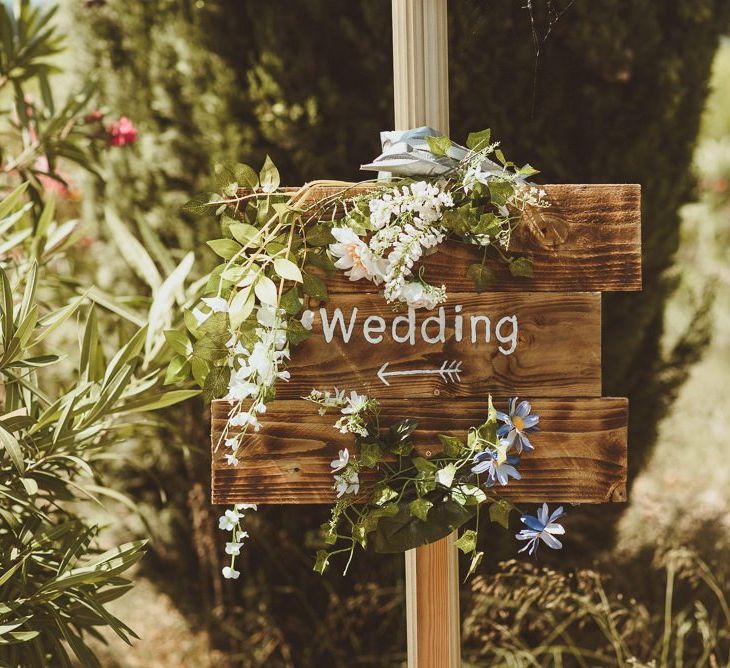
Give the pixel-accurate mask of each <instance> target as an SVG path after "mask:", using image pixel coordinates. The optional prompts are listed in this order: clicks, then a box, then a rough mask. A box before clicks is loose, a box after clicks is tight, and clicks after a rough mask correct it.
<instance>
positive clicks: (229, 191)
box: [213, 162, 238, 197]
mask: <svg viewBox="0 0 730 668" xmlns="http://www.w3.org/2000/svg"><path fill="white" fill-rule="evenodd" d="M213 172H214V174H215V188H216V190H217V191H218V192H221V193H223V194H224V195H225V196H226V197H235V196H236V193H237V191H238V181H237V180H236V172H235V167H233V166H232V165H226V164H225V163H220V162H219V163H217V164H216V165H215V167H214V168H213Z"/></svg>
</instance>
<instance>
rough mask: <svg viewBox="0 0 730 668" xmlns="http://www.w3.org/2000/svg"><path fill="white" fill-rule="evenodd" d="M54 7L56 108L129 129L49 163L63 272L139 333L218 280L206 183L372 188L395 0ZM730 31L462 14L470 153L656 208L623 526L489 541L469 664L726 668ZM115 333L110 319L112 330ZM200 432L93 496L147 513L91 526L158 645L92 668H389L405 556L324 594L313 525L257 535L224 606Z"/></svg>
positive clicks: (286, 525)
mask: <svg viewBox="0 0 730 668" xmlns="http://www.w3.org/2000/svg"><path fill="white" fill-rule="evenodd" d="M45 4H50V3H45ZM60 7H61V13H60V16H59V17H58V19H57V21H58V23H59V26H60V32H61V33H62V34H63V35H65V44H66V50H65V51H64V52H63V53H62V54H61V55H60V56H58V57H57V60H56V61H55V62H56V64H57V65H58V67H59V70H60V71H59V72H58V73H57V74H55V75H54V76H53V77H52V79H51V82H52V85H53V87H54V90H57V91H58V95H59V96H61V97H63V96H64V94H65V92H66V91H71V90H75V89H77V88H78V87H79V86H81V85H82V84H84V83H85V82H88V81H93V82H94V84H95V87H96V88H95V90H96V92H95V97H94V98H93V104H94V105H95V107H94V108H96V109H99V110H101V111H103V112H105V113H106V114H107V117H108V118H112V117H114V118H117V117H119V116H120V115H125V116H127V117H128V118H129V119H131V121H132V123H133V124H134V126H135V127H136V129H137V131H138V136H137V139H136V141H135V142H133V143H130V145H128V146H124V147H122V149H123V150H114V151H112V150H107V151H103V152H100V154H99V155H98V156H97V159H96V162H95V163H94V164H95V167H94V171H95V172H96V174H89V173H88V171H87V172H83V171H82V170H81V169H80V168H79V167H77V166H74V165H73V164H70V161H66V163H64V162H63V160H61V161H60V164H59V167H58V170H59V171H62V170H64V169H65V170H67V173H68V174H69V175H70V177H71V178H72V179H73V182H74V186H75V192H78V196H77V197H73V198H70V199H66V200H64V202H63V203H62V205H61V206H62V207H65V208H66V210H68V212H69V215H73V216H78V217H79V218H80V219H81V221H83V222H84V223H85V225H86V226H87V227H86V230H87V236H86V237H85V242H84V247H83V248H77V249H76V250H75V251H73V250H72V251H71V253H70V255H69V260H68V262H69V264H68V268H67V271H68V272H69V274H70V275H72V276H75V277H76V278H77V279H78V280H79V282H82V283H83V282H87V283H92V282H93V283H94V284H95V285H97V286H98V289H99V290H100V291H101V292H102V293H103V294H112V295H114V297H115V299H116V300H117V302H119V303H120V304H121V305H123V306H125V307H127V308H129V309H132V310H133V311H134V312H136V313H138V314H143V313H146V309H147V308H148V307H149V304H150V300H151V299H154V296H155V294H156V290H158V289H159V281H161V280H163V279H164V277H166V276H169V275H170V273H171V272H172V271H173V269H174V268H175V267H176V266H177V265H178V264H180V263H181V262H183V261H184V259H185V257H186V255H187V253H188V252H189V251H191V250H193V251H195V254H196V265H195V267H194V268H193V270H192V272H191V274H192V278H194V277H196V276H200V275H202V274H203V273H205V271H206V269H207V268H208V267H209V266H210V263H211V262H213V258H212V257H211V256H210V254H208V253H207V251H206V250H205V249H204V248H203V243H204V241H205V240H206V239H208V238H211V236H212V230H213V223H212V221H211V222H210V223H207V224H206V223H205V222H203V223H201V222H200V221H199V220H195V221H193V220H192V219H187V218H185V217H184V216H182V215H181V214H180V213H179V207H180V205H181V204H182V203H183V202H185V201H186V200H187V199H189V198H190V196H191V195H192V194H194V193H196V192H198V191H201V190H207V189H209V188H208V185H209V178H210V177H209V175H210V174H211V172H212V166H213V164H214V163H215V162H219V161H223V160H227V159H232V160H244V161H246V162H248V163H252V164H260V163H261V162H262V161H263V158H264V157H265V155H266V154H267V153H269V154H270V155H271V156H272V157H273V159H274V160H275V162H276V164H277V166H279V168H280V170H281V172H282V176H283V182H284V183H287V184H298V183H302V182H303V181H305V180H309V179H314V178H342V179H357V178H360V177H359V175H358V172H357V166H358V165H359V164H360V163H361V162H364V161H366V160H367V159H369V158H371V157H372V156H374V155H376V154H377V153H378V149H379V140H378V132H379V131H380V130H381V129H386V128H389V127H391V126H392V122H393V119H392V73H391V68H392V60H391V42H390V40H391V35H390V3H389V2H388V0H357V1H351V2H348V3H335V2H334V0H310V1H309V2H307V3H296V2H292V1H288V2H285V1H283V0H282V1H279V2H272V3H261V2H252V1H249V0H146V1H145V2H135V3H130V2H123V1H122V0H85V1H84V2H81V1H78V0H66V1H62V2H61V3H60ZM729 20H730V3H727V2H724V1H723V0H676V1H675V2H673V3H656V2H650V1H649V0H641V1H638V2H629V1H628V0H598V1H593V2H588V1H587V0H574V1H560V2H558V1H552V0H535V1H532V2H526V3H525V2H518V1H516V0H493V1H492V2H483V1H481V2H480V1H478V0H457V1H454V2H451V3H449V21H450V44H449V49H450V72H449V74H450V94H451V119H452V122H451V124H452V136H453V137H454V138H455V139H456V140H460V139H462V138H463V137H464V136H465V134H466V132H467V131H469V130H473V129H479V128H482V127H487V126H489V127H491V128H492V130H493V133H494V135H495V136H496V137H498V138H499V139H501V140H502V142H503V144H504V146H505V147H506V149H507V150H508V152H509V154H510V155H511V156H514V159H515V160H516V161H517V162H519V161H520V160H522V161H528V160H529V161H530V162H531V163H532V164H535V165H536V166H538V167H539V168H540V169H541V170H542V174H541V178H542V179H543V180H544V181H549V182H568V183H570V182H573V183H598V182H609V183H610V182H632V183H641V185H642V196H643V243H644V290H643V292H642V293H639V294H630V295H610V296H607V298H606V299H605V300H604V314H603V316H604V360H603V368H604V394H606V395H611V394H614V395H620V396H629V397H630V399H631V424H630V465H631V489H630V499H631V501H630V502H629V504H627V505H626V506H618V505H616V506H612V507H596V508H588V507H581V508H574V509H570V515H569V518H568V519H567V521H566V526H567V529H568V532H569V539H568V540H567V541H566V542H567V545H566V549H564V550H563V551H562V552H561V553H557V554H551V555H545V554H543V555H542V557H541V558H540V560H539V561H538V562H536V563H533V562H529V563H528V562H527V561H526V560H521V561H519V562H514V561H511V556H512V555H513V553H514V544H513V541H512V540H511V539H510V538H509V537H507V538H506V539H505V537H504V536H503V535H502V534H501V533H500V532H494V533H492V532H490V531H489V528H488V527H487V528H486V531H485V532H484V533H485V549H486V551H487V554H488V555H489V560H488V561H487V562H486V563H485V564H484V565H483V566H482V567H481V571H480V575H479V577H478V578H477V579H475V580H474V581H473V582H470V583H466V584H465V585H464V586H463V587H462V595H461V601H462V616H463V618H464V638H463V655H464V661H465V664H467V665H479V666H481V665H511V666H522V665H525V666H527V665H582V666H595V665H607V666H612V665H634V666H643V665H647V666H648V665H657V666H662V665H666V666H668V665H672V666H681V665H687V666H692V665H712V666H714V665H727V662H728V660H729V658H728V655H729V652H730V610H729V609H728V605H727V603H726V600H725V594H726V592H727V591H728V586H727V585H728V582H729V581H730V568H728V563H730V562H729V560H728V558H727V554H728V552H727V550H728V547H729V543H730V540H729V539H728V533H729V530H730V492H728V482H730V463H729V462H728V460H727V453H728V447H727V436H726V434H727V432H728V426H730V417H728V411H727V410H726V406H727V405H728V395H730V385H729V384H728V382H727V378H728V374H729V373H730V317H729V316H728V313H729V312H730V310H729V307H730V286H729V282H730V274H728V270H727V266H728V264H727V260H728V240H729V237H730V210H729V209H728V203H729V202H730V195H729V193H730V44H729V43H727V42H725V41H724V40H723V35H725V34H726V33H727V32H728V28H730V23H729ZM0 74H2V73H0ZM132 240H136V242H135V241H132ZM135 244H136V245H135ZM140 248H141V249H142V251H140ZM130 249H131V250H130ZM118 319H119V315H118V313H115V312H114V311H109V310H108V309H107V310H104V309H102V310H101V311H100V326H101V327H102V328H107V329H106V331H113V329H114V327H115V324H114V323H115V322H116V320H118ZM205 410H206V409H205V407H204V405H203V403H202V401H199V400H197V399H194V400H192V401H190V402H188V403H187V404H185V405H183V406H182V407H179V408H178V407H173V408H169V409H166V410H165V411H163V414H162V415H161V416H160V417H159V418H158V419H156V420H155V421H154V424H151V425H148V427H149V428H148V429H146V430H145V432H144V437H134V436H131V437H129V438H127V439H125V440H124V442H121V443H117V444H115V445H114V452H115V454H116V455H118V456H117V457H116V458H115V460H114V461H113V462H110V463H109V464H108V466H107V467H106V468H105V471H104V474H105V479H106V482H107V484H109V485H111V486H113V487H114V488H115V489H116V490H119V491H120V492H123V493H124V494H126V495H127V496H128V497H129V498H130V499H133V500H134V504H135V505H134V510H132V509H131V508H130V507H128V506H125V505H107V506H106V509H105V510H100V509H98V508H95V509H93V510H89V511H88V512H89V513H91V514H92V515H91V516H93V517H94V518H95V521H96V522H98V523H99V524H100V525H102V526H104V527H105V530H104V531H103V532H102V534H101V542H102V544H103V543H104V542H106V544H108V545H116V544H118V543H120V542H123V541H127V540H134V539H138V538H149V539H150V544H149V550H148V554H147V556H146V557H145V558H144V559H143V560H142V561H141V562H140V563H139V565H138V566H136V572H135V579H136V580H137V582H138V585H137V587H135V588H134V589H133V590H132V591H130V593H128V594H127V595H125V596H124V597H123V598H121V599H119V600H117V601H114V602H113V603H112V604H111V609H112V610H113V612H114V613H115V614H117V615H118V616H120V617H121V618H122V619H124V620H126V621H128V622H129V623H130V624H131V626H132V627H133V628H134V629H135V630H136V631H137V632H138V633H139V634H140V635H141V636H142V638H141V639H140V640H138V641H136V642H135V643H134V644H133V646H132V647H131V648H129V647H127V646H126V645H125V644H124V643H123V642H122V640H121V639H120V638H118V637H114V636H113V634H112V633H110V632H107V631H103V632H102V636H103V638H104V639H105V640H106V641H108V645H106V646H105V645H103V644H102V642H101V641H99V640H96V641H93V644H92V646H93V647H94V650H95V651H96V652H97V653H98V655H99V657H100V661H101V663H102V665H105V666H178V665H195V666H226V665H244V666H259V665H267V666H270V665H271V666H278V665H282V666H288V665H296V666H309V665H316V664H318V663H319V664H322V665H328V666H329V665H332V666H350V665H379V666H380V665H400V663H401V662H402V661H403V659H404V648H405V609H404V603H403V564H402V558H401V557H393V558H388V557H383V556H372V557H368V556H360V557H358V559H357V562H356V563H355V565H354V568H353V569H352V570H351V571H350V574H349V576H348V578H347V579H345V578H342V577H341V576H340V575H339V574H338V573H337V571H330V572H329V573H328V574H327V575H326V576H324V577H320V576H317V575H315V574H313V573H312V572H311V565H312V562H311V555H312V553H313V546H315V545H316V544H317V541H318V540H319V535H318V529H317V527H318V526H319V524H320V523H321V521H323V519H324V517H325V515H326V509H324V508H316V507H302V508H293V507H287V508H286V509H281V508H264V509H261V510H260V511H259V513H257V515H256V517H255V519H254V520H253V522H252V527H251V533H252V536H253V539H252V540H251V542H250V544H249V547H248V550H247V552H246V555H245V557H244V559H243V560H242V562H241V571H242V576H241V579H240V580H238V581H236V582H235V583H232V584H231V583H224V582H223V581H222V579H221V577H220V568H221V566H222V565H223V564H222V561H221V555H220V553H219V551H218V550H219V544H220V542H221V541H220V537H219V535H218V532H217V529H216V522H215V518H216V517H217V514H218V510H217V509H215V508H213V507H211V506H210V504H209V503H208V496H209V489H208V486H209V479H208V476H209V463H208V462H209V459H208V458H209V453H208V438H207V431H208V421H207V420H208V417H207V414H206V412H205ZM652 661H654V662H655V663H654V664H652Z"/></svg>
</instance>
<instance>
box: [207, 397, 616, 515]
mask: <svg viewBox="0 0 730 668" xmlns="http://www.w3.org/2000/svg"><path fill="white" fill-rule="evenodd" d="M505 404H506V402H505V401H504V400H498V401H497V405H498V406H500V405H501V406H502V407H504V405H505ZM532 404H533V407H534V410H535V411H536V412H537V413H539V414H540V426H541V431H540V432H539V433H538V434H536V435H535V438H534V439H533V441H534V443H535V451H534V452H532V453H528V454H527V455H526V456H524V457H523V460H522V463H521V465H520V470H521V471H522V475H523V478H522V480H520V481H510V484H509V485H508V486H507V487H504V488H501V489H500V493H502V494H503V495H504V496H505V497H508V498H510V499H513V500H515V501H523V502H542V501H547V502H551V503H552V502H566V503H603V502H607V501H625V500H626V456H627V455H626V451H627V440H626V439H627V429H626V425H627V420H628V402H627V400H626V399H623V398H591V399H534V400H533V402H532ZM485 410H486V406H485V402H484V401H474V400H469V399H452V400H450V401H448V402H442V401H440V400H434V399H422V400H420V401H418V402H411V401H407V400H394V399H393V400H389V401H388V402H387V404H386V405H384V406H383V408H382V414H381V422H382V423H383V424H388V423H391V422H396V421H398V420H400V419H402V418H405V417H412V418H415V419H416V420H418V422H419V427H418V430H417V431H416V433H415V437H414V440H415V443H416V447H417V449H418V451H419V452H420V453H421V454H423V455H426V456H428V454H429V453H431V454H433V453H435V452H437V450H438V439H437V434H439V433H451V434H454V435H457V436H464V435H465V433H466V431H467V430H468V429H469V427H472V426H474V425H476V424H479V423H480V422H481V421H483V419H484V416H485ZM228 411H229V404H228V403H226V402H224V401H214V402H213V404H212V446H213V458H212V479H213V484H212V501H213V503H331V502H332V501H333V499H334V493H333V491H332V476H331V474H330V467H329V463H330V461H331V460H332V459H334V458H335V457H336V455H337V451H338V450H339V449H341V448H344V447H349V448H352V447H353V439H352V435H351V434H340V433H339V432H338V431H337V430H335V429H334V428H333V427H332V425H333V423H334V421H335V418H334V417H333V416H331V415H326V416H320V415H318V414H317V411H316V408H315V407H314V406H313V405H311V404H309V403H308V402H305V401H302V400H296V401H284V400H281V401H280V400H276V401H274V402H272V403H271V404H270V405H269V409H268V410H267V413H266V416H265V417H266V419H265V420H264V426H263V429H262V431H261V432H260V433H259V434H252V435H251V436H249V437H247V438H246V439H245V442H244V444H243V445H242V446H241V448H240V449H239V453H238V457H239V460H240V462H239V465H238V466H236V467H231V466H229V465H228V464H226V463H225V461H224V457H223V454H224V448H223V446H221V447H219V448H216V444H217V443H218V441H219V438H220V432H221V430H222V429H223V427H224V425H225V422H226V418H227V415H228Z"/></svg>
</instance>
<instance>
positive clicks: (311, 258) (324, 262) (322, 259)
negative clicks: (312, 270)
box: [304, 251, 337, 273]
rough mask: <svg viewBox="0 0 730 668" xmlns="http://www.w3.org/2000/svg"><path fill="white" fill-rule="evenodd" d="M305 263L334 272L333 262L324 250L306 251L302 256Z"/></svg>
mask: <svg viewBox="0 0 730 668" xmlns="http://www.w3.org/2000/svg"><path fill="white" fill-rule="evenodd" d="M304 263H305V264H311V265H312V266H313V267H317V268H318V269H322V270H324V271H326V272H330V273H331V272H334V271H335V270H336V269H337V267H335V263H334V262H332V258H331V257H330V256H329V255H327V253H325V252H321V251H318V252H312V251H310V252H308V253H307V255H306V256H305V258H304Z"/></svg>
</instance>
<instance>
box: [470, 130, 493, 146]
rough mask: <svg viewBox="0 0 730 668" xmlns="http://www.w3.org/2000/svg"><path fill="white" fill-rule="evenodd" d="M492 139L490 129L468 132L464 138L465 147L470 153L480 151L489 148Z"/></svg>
mask: <svg viewBox="0 0 730 668" xmlns="http://www.w3.org/2000/svg"><path fill="white" fill-rule="evenodd" d="M491 139H492V131H491V130H490V129H486V130H480V131H479V132H470V133H469V136H468V137H467V138H466V147H467V148H470V149H471V150H472V151H480V150H481V149H483V148H486V147H487V146H489V142H490V141H491Z"/></svg>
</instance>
